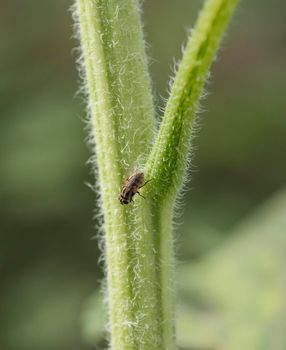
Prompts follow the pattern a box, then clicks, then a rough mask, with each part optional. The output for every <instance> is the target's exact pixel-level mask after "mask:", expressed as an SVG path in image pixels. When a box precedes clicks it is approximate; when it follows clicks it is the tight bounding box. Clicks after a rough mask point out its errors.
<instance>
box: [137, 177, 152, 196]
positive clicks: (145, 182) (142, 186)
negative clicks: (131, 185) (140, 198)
mask: <svg viewBox="0 0 286 350" xmlns="http://www.w3.org/2000/svg"><path fill="white" fill-rule="evenodd" d="M152 180H154V179H150V180H147V181H146V182H144V184H143V185H142V186H140V187H139V188H142V187H144V186H145V185H146V184H147V183H148V182H150V181H152ZM137 193H138V192H137Z"/></svg>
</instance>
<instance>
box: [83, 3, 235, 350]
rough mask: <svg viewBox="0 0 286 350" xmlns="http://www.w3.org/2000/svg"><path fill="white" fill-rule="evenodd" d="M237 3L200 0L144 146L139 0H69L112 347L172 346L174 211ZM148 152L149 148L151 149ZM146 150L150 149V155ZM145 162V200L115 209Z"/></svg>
mask: <svg viewBox="0 0 286 350" xmlns="http://www.w3.org/2000/svg"><path fill="white" fill-rule="evenodd" d="M236 2H237V0H207V1H206V4H205V6H204V8H203V10H202V12H201V15H200V18H199V20H198V23H197V25H196V28H195V30H194V32H193V35H192V38H191V40H190V42H189V43H188V45H187V47H186V51H185V54H184V57H183V59H182V62H181V64H180V67H179V71H178V74H177V76H176V79H175V82H174V84H173V88H172V92H171V96H170V99H169V101H168V104H167V108H166V112H165V115H164V118H163V122H162V125H161V127H160V131H159V134H158V136H157V139H156V141H155V144H154V146H153V148H152V150H151V140H152V135H153V134H154V133H153V130H154V125H155V118H154V110H153V104H152V98H151V88H150V81H149V77H148V73H147V64H146V57H145V53H144V44H143V39H142V32H141V25H140V18H139V11H138V5H137V1H136V0H108V1H106V0H76V12H77V18H78V19H77V20H78V27H79V34H80V42H81V49H82V56H83V57H82V66H83V71H84V75H85V84H86V91H87V94H88V99H89V110H90V113H91V134H92V138H94V139H95V146H96V154H97V167H98V176H99V178H98V182H99V185H100V192H101V202H102V210H103V215H104V222H105V224H104V231H105V259H106V270H107V285H108V286H107V300H108V308H109V325H110V333H111V348H112V349H113V350H117V349H118V350H153V349H154V350H155V349H156V350H174V349H175V348H176V345H175V337H174V292H173V290H174V286H173V283H174V282H173V281H174V278H173V277H174V272H173V259H174V258H173V239H172V212H173V206H174V202H175V197H176V194H177V191H178V189H179V187H180V185H181V183H182V181H183V174H184V170H185V165H186V160H187V155H188V147H189V139H190V135H191V126H192V120H193V115H194V112H195V107H196V105H197V103H198V100H199V96H200V94H201V91H202V88H203V85H204V82H205V79H206V76H207V72H208V69H209V67H210V64H211V62H212V60H213V57H214V55H215V53H216V50H217V47H218V44H219V41H220V38H221V36H222V34H223V32H224V30H225V27H226V25H227V23H228V21H229V19H230V17H231V14H232V11H233V9H234V7H235V5H236ZM150 150H151V152H150ZM149 153H150V155H149ZM146 158H148V159H147V163H146V165H145V178H146V180H149V179H152V181H150V182H149V183H148V185H146V186H145V187H144V189H142V192H143V193H144V191H145V193H146V197H147V198H146V200H144V199H142V198H139V197H138V196H137V197H136V198H135V203H134V204H133V203H132V204H129V205H127V206H122V205H121V204H120V203H119V201H118V199H117V198H118V195H119V193H120V188H121V184H122V181H123V178H124V177H126V176H127V175H128V172H132V171H134V170H136V168H141V167H142V165H143V164H144V163H145V160H146Z"/></svg>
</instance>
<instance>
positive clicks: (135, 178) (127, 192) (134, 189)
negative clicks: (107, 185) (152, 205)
mask: <svg viewBox="0 0 286 350" xmlns="http://www.w3.org/2000/svg"><path fill="white" fill-rule="evenodd" d="M149 181H150V180H148V181H146V182H145V183H144V173H142V172H139V171H138V172H136V173H134V174H132V175H131V176H129V177H128V178H127V179H126V180H125V183H124V185H123V187H122V191H121V193H120V196H119V198H118V199H119V201H120V203H121V204H128V203H130V202H133V197H134V196H135V194H136V193H138V194H139V196H141V197H143V196H142V195H141V194H140V192H139V191H138V190H139V189H140V188H142V187H143V186H145V185H146V183H147V182H149ZM143 198H145V197H143Z"/></svg>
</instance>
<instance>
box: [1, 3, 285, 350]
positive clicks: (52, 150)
mask: <svg viewBox="0 0 286 350" xmlns="http://www.w3.org/2000/svg"><path fill="white" fill-rule="evenodd" d="M70 5H71V2H69V1H61V2H58V1H55V0H52V1H49V2H42V1H36V0H28V1H25V2H19V1H16V0H11V1H7V0H6V1H2V2H1V4H0V27H1V30H0V36H1V41H0V42H1V58H0V60H1V64H0V67H1V68H0V69H1V80H0V89H1V102H0V110H1V117H0V123H1V127H0V149H1V152H0V162H1V169H0V188H1V192H0V196H1V204H0V205H1V210H0V221H1V229H0V230H1V231H0V348H1V349H5V350H18V349H19V350H20V349H21V350H25V349H27V350H28V349H29V350H33V349H43V350H45V349H47V350H50V349H51V350H52V349H53V350H54V349H61V350H65V349H69V350H70V349H77V350H78V349H82V350H87V349H92V348H93V346H92V345H91V344H92V343H93V342H97V344H98V346H99V348H100V347H102V346H103V341H102V320H103V316H102V311H101V308H100V303H99V302H98V295H97V293H95V294H94V292H95V291H97V290H98V288H99V285H100V284H99V281H100V278H101V269H100V265H99V264H98V257H99V251H98V248H97V242H96V241H95V240H93V239H92V238H93V237H94V236H95V234H96V232H95V230H94V224H95V222H94V221H92V220H91V218H92V212H93V210H94V194H93V193H92V192H91V191H90V189H89V188H88V187H87V186H85V185H84V181H86V182H90V183H93V176H92V174H90V172H91V171H90V167H89V166H88V165H86V164H85V163H86V161H87V159H88V158H89V155H90V153H89V151H88V149H87V146H86V145H85V143H84V141H83V140H84V138H85V137H86V135H87V133H86V132H85V131H84V130H83V129H84V123H83V122H82V120H81V119H82V118H84V116H85V115H84V103H82V104H81V105H80V103H79V99H76V98H74V94H75V91H77V89H78V83H77V81H78V77H77V72H76V69H75V64H74V60H75V57H76V55H72V54H71V52H72V49H73V47H74V46H76V42H75V41H73V40H71V39H70V37H71V35H72V19H71V16H70V13H69V12H68V11H67V9H68V8H69V6H70ZM200 6H201V1H199V0H194V1H187V0H179V1H172V0H168V1H167V0H165V1H162V0H156V1H151V0H146V1H145V3H144V14H143V15H144V23H145V31H146V40H147V42H148V44H150V45H148V46H149V48H148V52H149V56H150V63H151V66H150V69H151V74H152V78H153V81H154V86H153V88H154V91H155V94H156V96H157V104H159V105H162V106H163V104H164V97H167V88H166V86H167V82H168V80H169V76H170V74H171V71H172V67H173V65H174V58H175V59H179V58H180V56H181V53H180V51H181V47H182V43H184V42H185V41H186V37H187V36H186V30H187V29H188V28H190V27H191V25H192V24H193V23H194V19H195V18H196V16H197V11H198V9H199V7H200ZM285 9H286V5H285V3H284V1H282V0H274V1H272V2H271V4H270V3H269V1H266V0H255V1H251V2H246V1H242V3H241V4H240V6H239V8H238V11H237V13H236V16H235V18H234V21H233V23H232V25H231V29H230V30H229V31H228V35H227V38H226V40H224V44H223V50H221V52H220V54H219V56H218V60H217V62H216V64H215V65H214V68H213V69H212V76H213V78H212V77H211V79H210V84H209V85H208V89H207V90H208V91H209V96H208V98H207V100H206V101H204V102H203V104H202V106H203V109H204V110H206V111H205V112H204V113H202V114H201V117H200V124H201V126H202V128H201V131H200V132H199V133H198V136H197V138H196V139H195V140H194V148H195V149H196V151H195V158H194V160H193V168H192V169H193V170H192V181H191V182H190V183H189V185H188V186H189V190H188V191H187V193H186V195H185V197H184V198H185V199H184V201H185V203H186V205H185V207H184V209H183V210H182V216H181V218H179V219H178V221H179V222H181V224H180V225H179V227H178V230H177V234H176V241H177V245H178V248H177V257H178V260H179V264H178V272H177V279H178V290H179V297H178V299H179V308H178V309H179V310H178V337H179V341H180V344H181V346H182V347H185V348H190V347H191V346H193V347H196V346H197V347H211V346H212V347H214V348H220V347H222V346H223V347H224V348H226V349H231V350H233V349H241V348H246V349H257V350H263V349H274V350H276V349H283V348H285V346H286V339H285V336H284V334H283V330H284V329H285V323H286V316H285V315H286V304H285V298H283V295H285V290H286V282H285V281H286V261H285V257H284V256H285V254H284V252H285V246H286V222H285V220H286V219H285V212H286V194H285V185H286V162H285V160H284V158H285V155H284V153H285V149H286V118H285V101H284V100H285V98H284V95H285V80H286V79H285V78H286V66H285V62H286V60H285V58H286V50H285V47H286V46H285V32H286V30H285V29H286V28H285V26H286V25H285V20H284V15H283V14H284V13H285ZM91 304H92V305H95V307H96V308H97V310H98V312H96V319H94V315H90V314H89V313H88V312H87V311H85V310H90V307H89V305H91ZM93 325H94V326H93ZM273 334H275V337H273Z"/></svg>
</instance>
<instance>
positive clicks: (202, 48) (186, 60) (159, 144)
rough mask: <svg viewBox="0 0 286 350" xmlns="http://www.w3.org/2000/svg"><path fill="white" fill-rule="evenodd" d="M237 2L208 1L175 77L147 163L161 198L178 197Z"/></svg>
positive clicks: (151, 187) (232, 0) (148, 171)
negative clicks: (202, 105) (203, 100)
mask: <svg viewBox="0 0 286 350" xmlns="http://www.w3.org/2000/svg"><path fill="white" fill-rule="evenodd" d="M237 3H238V0H208V1H206V2H205V5H204V7H203V9H202V10H201V13H200V15H199V18H198V21H197V23H196V25H195V28H194V30H192V33H191V37H190V39H189V41H188V43H187V46H186V48H185V52H184V55H183V58H182V61H181V63H180V65H179V69H178V72H177V74H176V77H175V80H174V83H173V86H172V89H171V94H170V97H169V99H168V102H167V106H166V110H165V114H164V117H163V120H162V124H161V126H160V130H159V134H158V136H157V138H156V140H155V144H154V145H153V148H152V152H151V154H150V157H149V158H148V160H147V163H146V167H145V169H146V176H147V177H148V178H152V179H155V180H156V181H153V182H152V184H151V186H150V187H149V188H150V191H151V192H152V193H154V192H156V194H157V196H158V197H160V198H161V197H164V198H170V199H169V200H174V197H175V196H176V194H177V193H178V191H179V189H180V187H181V185H182V183H183V177H184V174H185V170H186V167H187V159H188V154H189V147H190V139H191V135H192V126H193V121H194V116H195V113H196V109H197V105H198V102H199V99H200V96H201V94H202V90H203V87H204V84H205V81H206V79H207V76H208V72H209V68H210V65H211V63H212V61H213V59H214V57H215V55H216V52H217V49H218V47H219V43H220V41H221V38H222V36H223V34H224V32H225V29H226V27H227V25H228V23H229V20H230V18H231V15H232V13H233V11H234V9H235V7H236V5H237Z"/></svg>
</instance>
